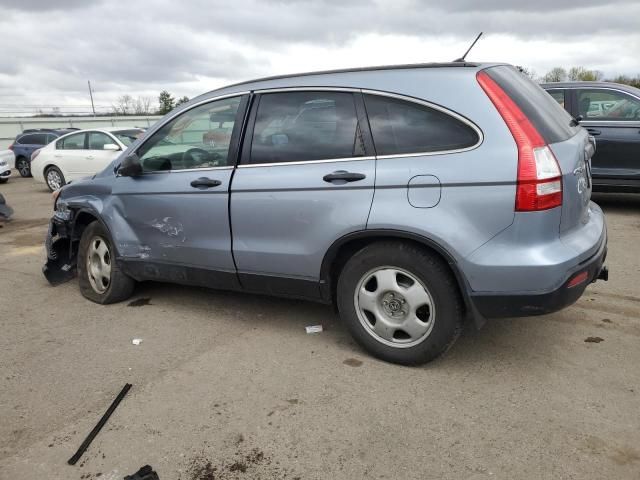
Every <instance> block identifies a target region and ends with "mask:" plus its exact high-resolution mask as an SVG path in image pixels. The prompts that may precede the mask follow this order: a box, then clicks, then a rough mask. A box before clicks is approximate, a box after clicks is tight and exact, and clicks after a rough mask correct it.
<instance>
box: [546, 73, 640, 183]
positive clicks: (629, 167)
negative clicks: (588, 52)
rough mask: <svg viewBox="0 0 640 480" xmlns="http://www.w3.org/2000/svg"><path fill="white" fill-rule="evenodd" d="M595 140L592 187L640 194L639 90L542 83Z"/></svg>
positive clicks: (596, 84)
mask: <svg viewBox="0 0 640 480" xmlns="http://www.w3.org/2000/svg"><path fill="white" fill-rule="evenodd" d="M542 88H544V89H545V90H546V91H547V92H548V93H549V94H550V95H551V96H552V97H553V98H554V99H555V100H556V101H557V102H558V103H560V104H562V105H563V106H564V108H565V109H566V110H567V111H568V112H569V113H570V114H571V115H573V116H574V117H575V118H579V119H580V125H582V126H583V127H584V128H586V129H587V131H588V132H589V134H591V135H592V136H593V137H594V138H595V139H596V153H595V155H594V156H593V159H592V161H591V167H592V175H593V188H594V190H599V191H612V192H640V89H637V88H634V87H631V86H628V85H621V84H618V83H610V82H564V83H546V84H542Z"/></svg>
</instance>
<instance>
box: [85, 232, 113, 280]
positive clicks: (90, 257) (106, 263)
mask: <svg viewBox="0 0 640 480" xmlns="http://www.w3.org/2000/svg"><path fill="white" fill-rule="evenodd" d="M87 276H88V277H89V283H90V284H91V288H93V289H94V290H95V291H96V293H104V292H106V290H107V289H108V288H109V284H110V283H111V253H110V252H109V247H108V246H107V242H105V240H104V239H103V238H102V237H93V238H92V239H91V243H90V244H89V248H88V251H87Z"/></svg>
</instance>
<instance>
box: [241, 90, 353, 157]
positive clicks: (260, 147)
mask: <svg viewBox="0 0 640 480" xmlns="http://www.w3.org/2000/svg"><path fill="white" fill-rule="evenodd" d="M363 155H364V146H363V143H362V139H361V135H360V130H359V128H358V119H357V116H356V106H355V100H354V98H353V94H351V93H348V92H280V93H265V94H263V95H262V96H261V98H260V104H259V105H258V111H257V115H256V121H255V127H254V130H253V139H252V142H251V163H278V162H300V161H309V160H325V159H336V158H349V157H358V156H363Z"/></svg>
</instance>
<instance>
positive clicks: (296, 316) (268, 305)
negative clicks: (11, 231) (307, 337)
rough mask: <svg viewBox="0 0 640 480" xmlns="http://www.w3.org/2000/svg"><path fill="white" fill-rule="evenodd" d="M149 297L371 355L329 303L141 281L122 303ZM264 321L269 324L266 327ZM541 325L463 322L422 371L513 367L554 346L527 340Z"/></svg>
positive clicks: (540, 320) (544, 320)
mask: <svg viewBox="0 0 640 480" xmlns="http://www.w3.org/2000/svg"><path fill="white" fill-rule="evenodd" d="M147 299H148V301H149V304H151V305H153V304H154V302H155V300H154V299H158V301H162V302H163V304H164V306H167V302H169V303H170V305H171V308H172V309H182V308H184V318H185V321H188V317H189V313H190V312H192V311H194V310H195V311H197V312H202V311H203V310H204V311H211V312H212V313H215V312H223V313H226V312H234V313H233V316H232V317H233V318H228V319H225V320H223V321H225V322H226V321H228V322H236V321H239V322H242V323H243V324H244V325H245V326H246V327H247V329H255V328H256V327H257V328H269V329H274V330H276V331H277V332H278V333H279V334H284V333H286V334H287V335H293V336H295V335H297V334H300V335H304V334H305V333H304V327H306V326H310V325H322V326H323V334H321V335H320V338H321V340H320V341H322V342H329V343H333V344H334V345H336V347H337V348H339V349H347V350H349V351H350V352H352V353H353V354H361V355H364V356H368V357H370V355H369V354H368V353H366V352H365V351H364V350H363V349H361V348H360V347H359V346H358V345H357V344H356V343H355V341H354V340H353V339H352V338H351V336H350V334H349V332H348V331H347V328H346V327H345V325H344V324H343V323H342V321H341V320H340V318H339V317H338V315H337V313H336V312H335V310H334V308H333V307H332V306H331V305H325V304H321V303H315V302H310V301H301V300H295V299H287V298H280V297H270V296H263V295H257V294H250V293H242V292H228V291H222V290H210V289H207V288H201V287H190V286H179V285H171V284H163V283H156V282H143V283H140V284H139V285H138V286H137V288H136V291H135V294H134V296H133V297H132V298H131V299H130V300H129V301H128V302H125V304H129V303H133V304H134V305H132V306H136V305H137V304H136V303H135V302H138V303H140V304H141V305H143V308H145V307H144V305H146V304H147ZM160 299H161V300H160ZM265 323H267V324H268V326H265ZM534 324H535V327H534ZM545 325H547V326H550V325H552V322H549V316H542V317H535V318H525V319H518V318H515V319H496V320H489V321H487V322H486V323H485V324H484V325H483V326H482V328H480V329H478V328H477V327H476V325H475V324H474V322H473V321H471V320H469V321H466V322H465V323H464V325H463V330H462V334H461V336H460V338H459V339H458V341H457V342H456V343H455V344H454V345H453V347H452V348H451V350H450V351H449V352H447V353H446V354H445V355H444V356H443V357H442V358H441V359H438V360H436V361H435V362H432V363H430V364H428V365H425V367H426V368H428V367H429V366H430V365H433V366H436V365H439V364H441V362H444V364H447V363H451V364H455V365H464V364H476V363H478V362H481V363H482V362H491V361H496V360H500V361H505V362H506V363H507V364H513V363H520V362H522V361H525V360H526V359H531V358H533V357H538V356H540V355H544V354H545V349H546V348H549V349H552V348H554V347H553V345H550V344H546V347H545V346H541V345H540V344H536V343H535V342H531V334H532V330H537V334H541V333H542V334H543V335H544V332H541V331H540V329H543V330H544V328H545V327H544V326H545ZM230 327H231V325H230ZM550 328H552V327H551V326H550ZM535 335H536V334H534V336H535ZM329 347H331V346H330V345H329ZM372 360H373V359H372Z"/></svg>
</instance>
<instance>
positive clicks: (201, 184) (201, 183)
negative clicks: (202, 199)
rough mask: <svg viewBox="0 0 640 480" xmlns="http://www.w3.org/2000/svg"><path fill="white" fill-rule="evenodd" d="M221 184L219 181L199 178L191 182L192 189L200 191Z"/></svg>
mask: <svg viewBox="0 0 640 480" xmlns="http://www.w3.org/2000/svg"><path fill="white" fill-rule="evenodd" d="M221 183H222V182H221V181H220V180H214V179H213V178H207V177H200V178H196V179H195V180H193V181H192V182H191V186H192V187H193V188H198V189H200V190H206V189H207V188H212V187H217V186H218V185H220V184H221Z"/></svg>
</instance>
